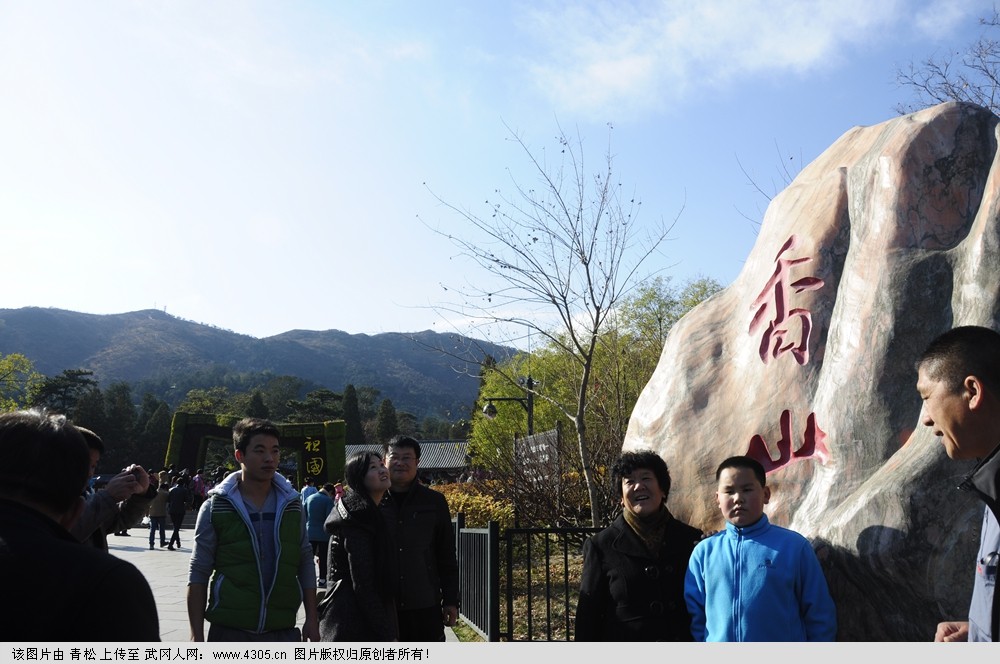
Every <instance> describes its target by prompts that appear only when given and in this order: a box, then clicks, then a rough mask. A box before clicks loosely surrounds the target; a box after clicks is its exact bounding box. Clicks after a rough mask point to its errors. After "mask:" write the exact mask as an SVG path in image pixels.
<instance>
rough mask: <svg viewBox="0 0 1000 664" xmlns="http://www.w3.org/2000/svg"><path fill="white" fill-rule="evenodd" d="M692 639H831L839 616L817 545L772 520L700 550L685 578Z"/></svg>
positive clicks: (724, 535)
mask: <svg viewBox="0 0 1000 664" xmlns="http://www.w3.org/2000/svg"><path fill="white" fill-rule="evenodd" d="M684 599H685V601H686V602H687V607H688V611H689V612H690V613H691V634H692V636H694V640H695V641H833V640H834V639H835V638H836V636H837V611H836V608H835V607H834V604H833V599H832V598H831V597H830V592H829V590H828V588H827V585H826V577H824V576H823V570H822V569H821V568H820V565H819V560H817V559H816V554H815V552H814V551H813V549H812V545H811V544H810V543H809V540H807V539H806V538H805V537H803V536H802V535H800V534H798V533H796V532H795V531H792V530H788V529H786V528H781V527H779V526H775V525H772V524H771V523H770V522H769V521H768V519H767V515H764V516H762V517H761V519H760V521H758V522H757V523H755V524H753V525H752V526H746V527H745V528H738V527H736V526H734V525H732V524H730V523H727V524H726V529H725V530H723V531H721V532H718V533H716V534H714V535H712V536H711V537H708V538H706V539H704V540H702V541H701V542H699V543H698V545H697V546H695V548H694V551H693V552H692V553H691V558H690V560H689V562H688V571H687V576H686V578H685V581H684Z"/></svg>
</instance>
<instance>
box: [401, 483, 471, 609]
mask: <svg viewBox="0 0 1000 664" xmlns="http://www.w3.org/2000/svg"><path fill="white" fill-rule="evenodd" d="M382 514H383V516H384V517H385V520H386V524H387V525H388V526H389V533H390V534H391V536H392V541H393V544H394V546H395V547H396V551H397V559H398V561H399V575H398V578H397V583H396V587H395V590H396V607H397V609H398V610H399V611H409V610H415V609H427V608H431V607H441V606H442V605H444V606H459V596H458V558H457V557H456V555H455V530H454V528H452V525H451V512H450V511H449V510H448V501H447V500H446V499H445V497H444V495H442V494H441V493H439V492H437V491H435V490H434V489H429V488H427V487H425V486H424V485H422V484H420V482H419V481H415V482H414V483H413V484H412V486H411V487H410V490H409V491H407V492H405V493H396V492H392V491H390V492H389V495H388V496H387V497H386V499H385V500H383V501H382Z"/></svg>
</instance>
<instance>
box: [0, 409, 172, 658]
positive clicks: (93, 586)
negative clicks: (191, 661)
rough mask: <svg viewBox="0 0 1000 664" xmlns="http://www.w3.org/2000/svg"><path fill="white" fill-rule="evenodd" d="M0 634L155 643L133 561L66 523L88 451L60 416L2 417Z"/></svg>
mask: <svg viewBox="0 0 1000 664" xmlns="http://www.w3.org/2000/svg"><path fill="white" fill-rule="evenodd" d="M0 455H2V457H3V460H4V462H3V464H0V587H2V588H3V592H4V596H5V597H7V598H9V600H10V602H9V606H8V610H7V611H6V612H5V618H4V620H2V621H0V641H12V642H21V643H35V644H36V645H37V644H38V643H43V644H44V643H49V642H52V641H59V642H63V641H68V642H76V643H93V642H101V643H130V644H135V643H138V642H152V641H159V640H160V635H159V630H160V626H159V617H158V615H157V612H156V603H155V602H154V600H153V592H152V590H150V588H149V584H148V583H147V582H146V579H145V577H144V576H143V575H142V573H141V572H139V570H138V569H136V568H135V566H133V565H132V564H131V563H128V562H126V561H124V560H122V559H120V558H116V557H114V556H112V555H110V554H109V553H106V552H104V551H99V550H97V549H95V548H93V547H89V546H83V545H81V544H80V542H79V541H77V539H76V538H75V537H73V536H72V535H71V534H70V533H69V531H68V530H67V528H68V527H69V526H70V525H72V523H73V521H74V520H75V519H76V518H77V517H79V515H80V513H81V511H82V510H83V506H84V500H83V497H82V495H81V494H82V492H83V489H84V486H85V484H86V482H87V479H88V470H87V469H88V466H89V463H88V457H89V454H88V451H87V444H86V443H85V442H84V439H83V436H82V435H81V434H80V432H79V431H78V430H77V429H76V427H74V426H73V425H72V424H70V423H69V421H67V420H66V418H65V417H64V416H62V415H56V414H49V413H46V412H45V411H40V410H31V411H19V412H13V413H4V414H2V415H0Z"/></svg>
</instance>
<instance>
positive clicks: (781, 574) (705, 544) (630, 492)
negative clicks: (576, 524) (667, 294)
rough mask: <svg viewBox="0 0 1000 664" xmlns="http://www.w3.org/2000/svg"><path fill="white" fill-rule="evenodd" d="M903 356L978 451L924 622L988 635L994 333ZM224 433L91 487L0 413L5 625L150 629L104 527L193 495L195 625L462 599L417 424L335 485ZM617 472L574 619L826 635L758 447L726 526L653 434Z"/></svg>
mask: <svg viewBox="0 0 1000 664" xmlns="http://www.w3.org/2000/svg"><path fill="white" fill-rule="evenodd" d="M917 376H918V381H917V391H918V393H919V395H920V397H921V399H922V400H923V406H922V409H921V422H922V424H924V425H925V426H927V427H929V428H931V430H932V432H933V433H934V435H935V436H937V437H939V438H940V440H941V442H942V444H943V446H944V451H945V453H946V454H947V456H948V457H949V458H951V459H976V460H978V464H977V465H976V466H975V468H974V469H973V471H972V472H971V473H970V474H969V475H968V477H966V478H965V480H964V481H963V483H962V485H961V488H963V489H965V490H968V491H971V492H973V493H974V494H976V495H977V496H979V497H980V498H981V499H982V500H983V502H984V503H985V508H984V513H983V526H982V534H981V538H980V551H979V555H978V557H977V561H976V565H975V585H974V591H973V596H972V601H971V605H970V609H969V613H968V616H967V617H966V619H965V620H949V621H944V622H942V623H941V624H940V625H939V626H938V629H937V633H936V634H935V635H934V640H936V641H959V640H969V641H989V640H998V637H1000V629H998V624H997V623H998V619H1000V607H998V606H997V603H998V602H1000V596H998V595H997V594H996V593H995V592H994V586H995V580H996V572H997V566H998V558H1000V553H998V551H1000V525H998V513H1000V455H998V451H1000V444H998V443H1000V334H998V333H997V332H994V331H993V330H990V329H988V328H983V327H971V326H970V327H959V328H955V329H953V330H951V331H949V332H947V333H945V334H943V335H941V336H940V337H938V338H937V339H935V340H934V341H933V342H932V343H931V344H930V345H929V346H928V348H927V349H926V351H925V352H924V353H923V354H922V355H921V357H920V359H919V360H918V363H917ZM232 434H233V455H234V458H235V461H236V463H238V464H239V469H238V470H235V471H233V472H231V473H229V474H228V475H224V476H223V474H216V475H215V476H214V477H213V479H212V481H208V480H206V478H205V477H204V475H203V473H202V472H201V470H198V471H196V472H195V473H194V474H193V475H192V474H190V473H188V472H186V471H182V472H180V473H174V472H173V469H172V468H165V469H163V470H161V471H159V472H157V473H150V472H147V471H146V470H145V469H144V468H142V467H141V466H138V465H130V466H128V467H126V468H124V469H122V471H121V472H120V473H118V474H116V475H115V476H114V477H112V478H111V479H110V480H109V481H108V482H107V484H106V485H105V486H104V487H102V488H100V489H97V490H95V489H94V488H93V487H91V485H90V480H91V478H92V477H93V476H94V473H95V469H96V467H97V464H98V463H99V461H100V458H101V455H102V454H103V453H104V445H103V442H102V441H101V438H100V436H99V435H97V434H96V433H95V432H93V431H90V430H88V429H86V428H83V427H79V426H74V425H73V423H72V422H70V421H69V420H67V418H66V417H65V416H63V415H61V414H57V413H52V412H47V411H45V410H40V409H32V410H24V411H17V412H10V413H3V414H0V453H3V455H4V459H5V464H3V465H0V583H2V584H3V587H4V589H5V591H6V592H8V593H9V596H11V597H17V598H18V610H17V611H15V612H13V613H12V614H11V615H9V616H8V618H7V619H6V620H5V621H3V622H2V623H0V637H2V639H3V640H5V641H25V640H38V641H52V640H57V641H80V642H92V641H106V642H116V641H129V642H136V641H158V640H159V618H158V615H157V609H156V604H155V602H154V599H153V595H152V591H151V590H150V587H149V584H148V582H147V581H146V579H145V578H144V577H143V575H142V574H141V573H140V572H139V571H138V570H137V569H136V568H135V567H134V566H133V565H131V564H130V563H128V562H126V561H124V560H121V559H119V558H117V557H115V556H113V555H111V554H109V553H108V544H107V537H108V535H109V534H118V533H122V532H126V533H127V530H128V528H130V527H132V526H134V525H135V524H137V523H138V522H139V521H140V520H141V519H142V518H143V516H148V518H149V547H150V549H153V548H154V547H155V544H156V538H157V536H158V537H159V545H160V546H161V547H164V546H165V547H167V548H168V549H179V548H180V547H181V541H180V527H181V522H182V521H183V519H184V515H185V514H186V513H187V512H189V511H196V512H197V518H196V523H195V528H194V533H193V539H192V540H191V542H190V547H191V558H190V572H189V579H188V592H187V612H188V618H189V623H190V628H191V639H192V640H193V641H204V640H208V641H241V642H252V641H256V642H294V641H319V640H325V641H364V642H374V641H407V642H409V641H413V642H434V641H443V640H444V639H445V636H444V628H445V627H446V626H452V625H454V624H455V622H456V620H457V617H458V611H459V603H460V598H459V579H458V563H457V559H456V555H455V538H454V533H453V530H452V524H451V517H450V513H449V509H448V505H447V502H446V501H445V498H444V496H443V495H442V494H441V493H439V492H438V491H435V490H434V489H432V488H430V487H428V486H425V485H424V484H422V483H421V482H420V480H419V479H418V470H419V463H420V443H419V442H418V441H417V440H415V439H413V438H412V437H408V436H396V437H394V438H392V439H391V440H390V441H388V443H387V444H386V445H385V446H384V450H383V452H384V454H379V453H375V452H361V453H358V454H355V455H353V456H352V457H351V458H349V459H348V460H347V462H346V464H345V467H344V484H343V485H342V484H341V483H340V482H336V483H328V484H324V485H323V486H322V487H317V486H315V482H313V481H311V480H310V481H307V482H306V485H305V486H304V487H303V488H302V490H301V491H300V490H297V489H296V488H295V487H294V486H293V484H292V483H291V482H290V481H289V480H288V479H287V478H286V477H285V476H283V475H282V474H281V473H279V472H278V464H279V459H280V445H279V429H278V427H277V426H276V425H275V424H274V423H272V422H270V421H268V420H264V419H257V418H245V419H243V420H241V421H239V422H238V423H237V424H236V425H235V426H234V427H233V432H232ZM612 477H613V481H614V483H615V486H617V487H619V488H620V492H621V493H620V499H621V506H622V510H621V514H620V515H619V516H618V517H617V518H616V519H615V520H614V522H613V523H612V524H611V525H609V526H608V527H607V528H605V529H603V530H602V531H601V532H599V533H597V534H596V535H594V536H593V537H591V538H590V539H588V540H587V541H586V542H585V544H584V548H583V559H584V566H583V574H582V579H581V586H580V592H579V602H578V606H577V610H576V620H575V638H576V640H578V641H832V640H834V639H836V636H837V607H836V606H835V604H834V601H833V599H832V598H831V596H830V592H829V590H828V587H827V583H826V579H825V577H824V575H823V571H822V568H821V566H820V564H819V561H818V560H817V558H816V555H815V553H814V552H813V549H812V546H811V545H810V543H809V541H808V540H807V539H806V538H805V537H803V536H802V535H800V534H799V533H796V532H794V531H792V530H789V529H787V528H782V527H780V526H777V525H775V524H772V523H771V522H770V521H769V520H768V517H767V515H766V514H765V506H766V505H767V504H768V502H769V500H770V497H771V487H769V486H768V484H767V477H766V474H765V471H764V468H763V467H762V466H761V465H760V463H759V462H757V461H755V460H754V459H752V458H750V457H746V456H734V457H729V458H727V459H725V460H723V461H721V462H720V463H719V465H718V467H717V469H716V472H715V481H716V500H717V504H718V506H719V510H720V513H721V515H722V517H723V518H724V520H725V525H724V528H723V530H720V531H718V532H714V533H704V532H702V531H700V530H698V529H697V528H694V527H692V526H690V525H688V524H685V523H682V522H681V521H679V520H678V519H676V518H675V517H674V516H673V515H672V514H671V513H670V511H669V510H668V509H667V500H668V497H669V493H670V486H671V478H670V473H669V470H668V468H667V465H666V463H665V462H664V460H663V459H662V458H661V457H660V456H659V455H658V454H656V453H655V452H653V451H652V450H645V451H644V450H633V451H627V452H624V453H622V454H621V456H620V457H619V458H618V460H617V461H616V463H615V464H614V466H613V468H612ZM345 485H346V486H345ZM168 517H169V518H170V521H171V524H172V526H173V531H172V533H171V536H170V538H169V540H168V539H167V537H166V520H167V518H168ZM317 562H318V563H319V574H318V575H317V572H316V564H317ZM317 588H322V589H324V592H323V593H322V598H321V599H319V597H318V593H317ZM52 597H59V601H57V602H53V601H52V599H51V598H52ZM300 609H304V614H305V620H304V622H303V624H302V625H298V624H297V616H298V613H299V611H300ZM39 616H45V619H42V620H40V619H39ZM206 622H207V623H208V631H207V634H206V631H205V624H206Z"/></svg>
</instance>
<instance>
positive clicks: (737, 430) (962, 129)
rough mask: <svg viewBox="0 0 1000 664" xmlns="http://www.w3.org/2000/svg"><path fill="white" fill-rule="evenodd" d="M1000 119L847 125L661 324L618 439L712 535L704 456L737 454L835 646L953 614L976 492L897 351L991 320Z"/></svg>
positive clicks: (926, 634)
mask: <svg viewBox="0 0 1000 664" xmlns="http://www.w3.org/2000/svg"><path fill="white" fill-rule="evenodd" d="M997 123H998V118H997V117H996V116H995V115H993V114H992V113H991V112H989V111H987V110H984V109H982V108H979V107H976V106H972V105H969V104H959V103H948V104H942V105H939V106H936V107H933V108H930V109H927V110H924V111H921V112H919V113H915V114H912V115H908V116H902V117H898V118H895V119H892V120H889V121H887V122H884V123H882V124H879V125H875V126H872V127H855V128H854V129H851V130H850V131H848V132H847V133H845V134H844V135H843V136H842V137H841V138H840V139H838V140H837V141H836V142H835V143H834V144H833V145H832V146H831V147H830V148H829V149H827V150H826V152H824V153H823V154H822V155H820V156H819V158H817V159H816V160H815V161H814V162H812V163H811V164H809V165H808V166H807V167H806V168H805V169H803V170H802V172H801V173H800V174H799V175H798V177H796V178H795V180H794V181H793V182H792V183H791V184H790V185H789V186H788V188H787V189H785V190H784V191H783V192H782V193H781V194H780V195H778V196H776V197H775V198H774V200H773V201H772V202H771V205H770V206H769V208H768V210H767V212H766V214H765V217H764V221H763V224H762V226H761V229H760V233H759V235H758V238H757V242H756V244H755V246H754V248H753V250H752V251H751V253H750V256H749V257H748V259H747V261H746V264H745V266H744V269H743V271H742V272H741V274H740V275H739V277H738V278H737V279H736V280H735V281H734V282H733V283H732V284H731V285H730V286H729V287H727V288H726V289H725V290H723V291H722V292H720V293H718V294H717V295H716V296H714V297H713V298H711V299H710V300H709V301H707V302H705V303H703V304H702V305H700V306H699V307H697V308H696V309H695V310H693V311H692V312H690V313H689V314H688V315H687V316H685V317H684V318H683V319H682V320H681V321H680V322H679V323H678V324H677V325H676V326H675V327H674V329H673V330H672V331H671V333H670V335H669V336H668V338H667V340H666V343H665V345H664V349H663V354H662V356H661V358H660V362H659V365H658V367H657V369H656V371H655V373H654V375H653V377H652V378H651V379H650V381H649V383H648V385H647V386H646V388H645V389H644V391H643V393H642V395H641V396H640V398H639V401H638V403H637V404H636V407H635V410H634V412H633V414H632V418H631V421H630V423H629V429H628V433H627V435H626V439H625V442H624V448H625V449H637V448H653V449H655V450H657V451H658V452H659V453H660V454H661V455H662V456H663V457H664V459H665V460H666V461H667V464H668V465H669V466H670V469H671V475H672V476H673V479H674V488H673V490H672V491H671V495H670V508H671V510H672V511H673V512H674V514H675V515H677V516H678V517H679V518H681V519H682V520H685V521H688V522H689V523H691V524H692V525H695V526H698V527H701V528H703V529H718V528H720V527H721V526H722V520H721V516H720V515H719V511H718V508H717V507H716V505H715V468H716V466H717V465H718V463H719V462H720V461H721V460H722V459H724V458H725V457H727V456H731V455H736V454H751V455H753V456H755V457H757V458H758V459H759V460H761V462H762V463H764V465H765V467H766V468H767V469H768V484H769V485H770V486H771V487H772V498H771V502H770V504H769V505H768V507H767V512H768V514H769V516H770V518H771V519H772V521H774V522H775V523H777V524H779V525H783V526H786V527H790V528H793V529H795V530H797V531H799V532H801V533H802V534H804V535H806V536H807V537H809V538H810V539H812V540H813V542H814V544H815V546H816V548H817V553H818V554H819V556H820V558H821V561H822V562H823V565H824V569H825V571H826V572H827V578H828V580H829V582H830V588H831V592H832V593H833V595H834V599H835V600H836V601H837V606H838V613H839V618H840V625H841V628H840V634H839V638H840V639H841V640H918V641H919V640H931V639H932V638H933V634H934V628H935V625H936V623H937V622H938V621H939V620H943V619H964V618H965V616H966V615H967V609H968V600H969V594H970V592H971V582H972V575H973V564H974V558H975V554H976V545H977V541H978V534H979V527H980V525H981V512H982V505H981V503H979V502H978V501H977V500H975V499H974V498H973V497H971V496H969V495H968V494H965V493H962V492H960V491H958V490H957V488H956V487H957V485H958V483H959V481H960V480H961V478H962V477H963V476H964V474H965V473H967V472H968V471H969V470H970V469H971V465H967V464H962V463H957V462H953V461H950V460H948V459H947V458H946V457H945V455H944V453H943V450H942V448H941V446H940V445H939V444H938V443H937V442H936V440H935V439H934V437H933V436H932V435H930V433H929V431H927V430H926V429H925V428H924V427H922V426H921V425H920V423H919V413H920V398H919V396H918V395H917V392H916V389H915V384H916V369H915V367H914V362H915V360H916V358H917V356H918V355H919V354H920V353H921V352H922V350H923V349H924V348H925V347H926V346H927V344H928V343H929V342H930V341H931V340H932V339H933V338H934V337H935V336H937V335H938V334H940V333H941V332H944V331H945V330H947V329H950V328H952V327H954V326H957V325H965V324H976V325H987V326H994V327H997V320H998V315H1000V250H998V247H1000V226H998V221H1000V220H998V214H1000V207H998V194H1000V184H998V179H997V178H998V177H1000V175H998V169H997V168H996V167H995V163H996V157H997V134H996V128H997Z"/></svg>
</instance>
